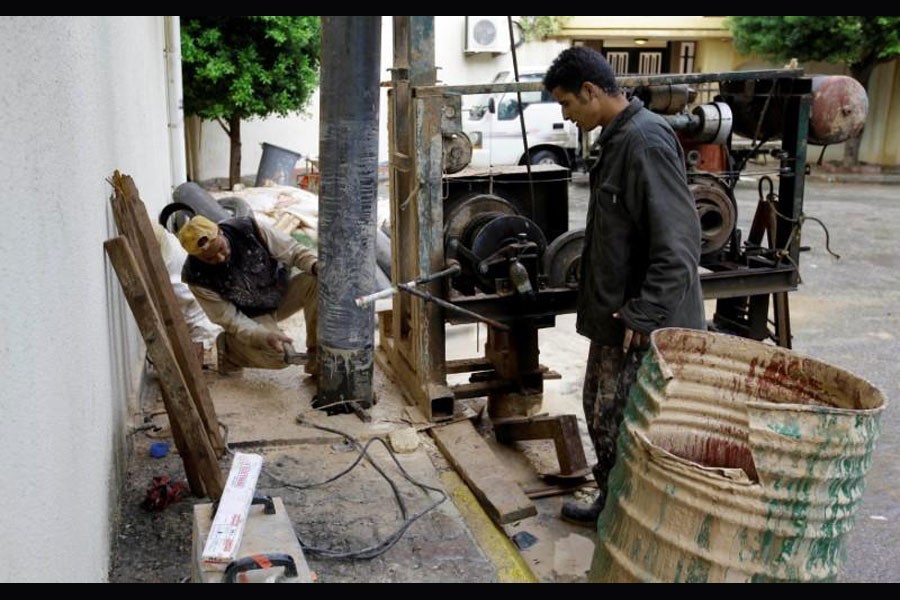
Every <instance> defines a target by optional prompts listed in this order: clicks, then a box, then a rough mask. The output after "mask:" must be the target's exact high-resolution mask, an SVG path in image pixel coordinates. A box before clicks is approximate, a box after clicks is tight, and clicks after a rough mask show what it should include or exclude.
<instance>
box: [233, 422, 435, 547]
mask: <svg viewBox="0 0 900 600" xmlns="http://www.w3.org/2000/svg"><path fill="white" fill-rule="evenodd" d="M297 423H298V424H300V425H305V426H307V427H312V428H314V429H318V430H320V431H325V432H327V433H333V434H335V435H338V436H340V437H342V438H343V439H345V440H347V441H349V442H350V443H351V444H352V446H353V447H354V448H355V449H356V450H357V452H358V453H359V455H358V456H357V457H356V460H354V461H353V462H352V463H351V464H350V466H348V467H347V468H345V469H343V470H342V471H341V472H339V473H338V474H336V475H334V476H332V477H329V478H328V479H326V480H324V481H319V482H315V483H310V484H305V485H300V484H295V483H290V482H287V481H285V480H283V479H281V478H279V477H277V476H275V475H273V474H272V473H271V472H269V471H268V470H266V469H265V468H264V469H262V472H263V473H265V475H266V476H267V477H269V478H271V479H272V480H274V481H275V482H276V483H277V484H278V485H281V486H283V487H286V488H290V489H296V490H307V489H313V488H318V487H322V486H325V485H327V484H329V483H333V482H334V481H336V480H338V479H340V478H341V477H343V476H344V475H346V474H347V473H349V472H350V471H352V470H353V469H354V468H356V466H357V465H359V463H360V462H362V460H363V459H366V461H367V462H368V463H369V464H370V465H372V467H373V468H374V469H375V470H376V471H377V472H378V473H379V474H380V475H381V476H382V477H383V478H384V479H385V481H387V482H388V485H390V487H391V490H392V491H393V493H394V499H395V500H396V501H397V505H398V506H399V508H400V515H401V518H402V519H403V524H402V525H401V526H400V527H399V528H398V529H396V530H395V531H394V532H393V533H391V534H390V535H388V536H387V537H386V538H384V539H383V540H381V541H380V542H378V543H375V544H372V545H370V546H366V547H364V548H360V549H357V550H349V551H341V550H333V549H331V548H323V547H320V546H314V545H312V544H309V543H307V542H305V541H304V540H303V538H301V537H300V535H299V534H298V533H297V532H296V531H295V532H294V534H295V535H296V536H297V541H298V542H300V546H301V547H302V548H303V550H304V551H305V552H307V553H309V554H311V555H314V556H318V557H320V558H325V559H334V560H340V559H360V560H365V559H371V558H375V557H376V556H380V555H381V554H384V553H385V552H387V551H388V550H390V549H391V548H393V547H394V545H395V544H396V543H397V542H398V541H400V538H402V537H403V535H404V534H405V533H406V531H407V530H408V529H409V528H410V527H411V526H412V525H413V523H415V522H416V521H418V520H419V519H420V518H422V517H423V516H425V515H426V514H427V513H429V512H431V511H432V510H434V509H435V508H437V507H438V506H439V505H440V504H442V503H443V502H444V501H446V500H447V493H446V492H444V490H442V489H440V488H436V487H433V486H430V485H428V484H425V483H422V482H420V481H417V480H416V479H414V478H413V477H412V476H411V475H410V474H409V473H408V472H407V470H406V469H404V468H403V465H401V464H400V461H399V460H398V459H397V456H396V454H395V453H394V451H393V450H392V449H391V447H390V445H389V444H388V443H387V442H386V441H385V440H384V438H381V437H374V438H372V439H371V440H369V441H368V442H367V443H366V444H365V445H362V444H360V443H359V441H358V440H357V439H356V438H354V437H353V436H351V435H349V434H347V433H344V432H342V431H339V430H337V429H332V428H331V427H325V426H324V425H317V424H315V423H309V422H307V421H305V420H304V419H303V418H302V417H297ZM219 427H220V428H221V429H222V430H223V439H225V440H226V441H225V449H226V451H227V452H228V453H229V454H233V453H234V451H233V450H232V449H231V448H230V447H229V446H228V443H227V439H228V426H227V425H225V424H224V423H221V422H220V423H219ZM376 442H378V443H380V444H381V445H383V446H384V447H385V449H386V450H387V452H388V456H390V457H391V460H393V461H394V464H395V465H396V466H397V468H398V469H399V470H400V473H401V474H402V475H403V477H404V478H405V479H406V480H407V481H409V482H410V483H412V484H413V485H414V486H416V487H418V488H420V489H421V490H423V493H424V494H425V495H426V496H427V495H428V492H434V493H436V494H439V495H440V498H439V499H437V500H435V501H433V502H432V503H431V504H429V505H428V506H426V507H425V508H424V509H423V510H421V511H420V512H418V513H415V514H413V515H412V516H410V515H409V510H408V508H407V506H406V502H405V501H404V500H403V495H402V493H401V492H400V488H399V487H397V484H396V482H395V481H394V480H392V479H391V478H390V476H389V475H388V474H387V473H386V472H385V471H384V469H382V468H381V466H380V465H378V464H377V463H376V462H375V461H374V460H373V459H372V457H371V456H370V455H369V447H370V446H372V444H374V443H376Z"/></svg>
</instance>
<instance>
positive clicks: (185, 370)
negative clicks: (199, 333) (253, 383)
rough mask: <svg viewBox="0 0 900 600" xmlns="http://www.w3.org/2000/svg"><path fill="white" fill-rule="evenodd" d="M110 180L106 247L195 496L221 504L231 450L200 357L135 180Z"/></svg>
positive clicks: (119, 176)
mask: <svg viewBox="0 0 900 600" xmlns="http://www.w3.org/2000/svg"><path fill="white" fill-rule="evenodd" d="M109 183H110V184H111V185H112V187H113V196H112V199H111V202H112V208H113V215H114V217H115V221H116V227H117V228H118V230H119V237H116V238H113V239H111V240H107V241H106V242H105V243H104V244H103V246H104V248H105V249H106V253H107V255H109V259H110V261H111V262H112V265H113V268H114V269H115V271H116V274H117V275H118V277H119V282H120V283H121V285H122V290H123V292H124V294H125V298H126V299H127V301H128V306H129V307H130V308H131V312H132V313H133V314H134V318H135V321H137V324H138V328H139V329H140V331H141V336H142V337H143V339H144V343H145V344H146V346H147V354H148V356H149V357H150V360H151V361H152V362H153V365H154V366H155V367H156V371H157V374H158V377H159V384H160V388H161V389H162V394H163V401H164V403H165V407H166V412H167V413H168V415H169V422H170V424H171V427H172V436H173V438H174V440H175V446H176V447H177V448H178V452H179V454H180V455H181V458H182V460H183V461H184V468H185V473H186V475H187V479H188V483H189V484H190V486H191V491H192V492H193V493H194V495H196V496H209V497H210V498H213V499H218V498H219V497H221V495H222V490H223V487H224V477H223V475H222V470H221V468H220V467H219V463H218V458H219V457H221V456H222V454H223V453H224V451H225V442H224V440H223V438H222V434H221V432H220V430H219V422H218V420H217V418H216V414H215V409H214V408H213V404H212V399H211V398H210V395H209V389H208V388H207V387H206V383H205V382H204V381H203V373H202V371H201V365H200V360H199V358H198V357H197V355H196V354H195V353H194V351H193V348H192V345H191V339H190V336H189V334H188V328H187V324H186V323H185V321H184V317H183V316H182V314H181V312H180V310H179V308H178V304H177V302H176V299H175V294H174V292H173V290H172V285H171V283H170V281H169V276H168V272H167V271H166V267H165V264H164V262H163V259H162V254H161V252H160V248H159V244H158V243H157V241H156V237H155V235H154V233H153V227H152V224H151V221H150V218H149V216H148V214H147V208H146V207H145V206H144V203H143V202H142V201H141V199H140V194H139V193H138V190H137V187H136V186H135V184H134V181H133V180H132V178H131V177H129V176H128V175H123V174H121V173H119V171H116V172H115V173H113V176H112V178H111V179H110V180H109Z"/></svg>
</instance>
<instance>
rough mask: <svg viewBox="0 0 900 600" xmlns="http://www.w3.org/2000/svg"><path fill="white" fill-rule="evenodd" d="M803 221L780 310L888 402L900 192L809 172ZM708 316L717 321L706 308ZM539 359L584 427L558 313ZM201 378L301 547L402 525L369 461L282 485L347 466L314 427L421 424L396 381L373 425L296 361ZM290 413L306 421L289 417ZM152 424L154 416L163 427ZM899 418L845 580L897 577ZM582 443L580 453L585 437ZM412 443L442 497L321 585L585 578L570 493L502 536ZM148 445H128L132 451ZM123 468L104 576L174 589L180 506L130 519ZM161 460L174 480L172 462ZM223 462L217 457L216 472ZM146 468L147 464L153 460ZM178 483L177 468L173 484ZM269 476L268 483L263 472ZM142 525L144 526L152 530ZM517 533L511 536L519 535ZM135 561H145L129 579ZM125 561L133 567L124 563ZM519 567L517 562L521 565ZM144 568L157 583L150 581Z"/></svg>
mask: <svg viewBox="0 0 900 600" xmlns="http://www.w3.org/2000/svg"><path fill="white" fill-rule="evenodd" d="M570 196H571V197H570V221H571V224H572V226H573V227H580V226H583V223H584V214H585V211H586V206H587V186H586V181H585V180H584V178H576V180H575V181H574V182H573V184H572V185H571V186H570ZM738 199H739V210H740V216H739V224H740V226H741V227H742V228H743V229H744V230H745V231H746V229H747V228H748V227H749V222H750V219H751V218H752V212H753V209H754V207H755V204H756V200H757V198H756V186H755V182H754V181H753V180H747V181H746V182H742V183H741V184H740V185H739V187H738ZM804 208H805V210H804V212H805V213H806V214H807V215H809V216H813V217H817V218H819V219H822V220H823V221H824V222H825V223H826V225H827V226H828V229H829V232H830V237H831V240H830V241H831V248H832V250H833V251H835V252H836V253H838V254H840V255H841V258H840V259H839V260H838V259H834V258H832V257H831V256H830V255H829V254H828V253H827V252H825V248H824V244H825V236H824V233H823V231H822V229H821V228H820V227H819V226H818V225H816V224H815V223H813V222H812V221H807V223H806V225H805V226H804V228H803V232H802V236H803V245H804V246H809V247H810V250H809V251H808V252H804V253H803V254H802V255H801V262H800V272H801V275H802V278H803V283H802V285H801V286H800V289H799V290H798V291H797V292H795V293H793V294H791V298H790V299H791V316H792V326H793V335H794V349H795V351H797V352H799V353H802V354H805V355H808V356H811V357H814V358H818V359H821V360H825V361H828V362H830V363H832V364H835V365H837V366H840V367H842V368H844V369H846V370H848V371H850V372H852V373H855V374H857V375H860V376H862V377H864V378H866V379H868V380H869V381H871V382H872V383H873V384H875V385H876V386H878V387H879V388H880V389H881V390H882V391H883V392H884V393H885V394H886V395H887V396H888V398H889V402H890V401H892V400H894V399H896V398H897V396H898V391H900V379H898V377H897V356H898V355H900V328H898V321H900V310H898V309H897V307H898V306H900V285H898V275H897V273H898V272H900V255H898V254H897V251H896V242H895V240H896V239H898V237H900V187H896V186H888V185H871V184H868V185H867V184H855V183H854V184H837V183H834V182H828V181H819V180H818V179H817V178H815V177H811V178H809V180H808V183H807V194H806V201H805V204H804ZM708 314H709V315H710V316H711V315H712V306H711V305H710V307H709V311H708ZM302 326H303V325H302V319H295V320H294V321H292V322H291V324H290V325H289V332H290V333H293V334H294V335H295V337H297V339H302V336H303V334H302ZM484 337H485V333H484V330H483V329H482V330H481V331H480V332H478V331H477V329H476V328H475V327H474V326H463V327H453V328H450V329H448V334H447V339H448V358H457V357H464V356H474V355H477V354H478V349H479V343H480V344H483V343H484ZM540 346H541V362H542V363H543V364H546V365H547V366H549V367H550V368H551V369H553V370H555V371H557V372H559V373H560V374H561V375H562V378H561V379H560V380H556V381H548V382H547V384H546V390H545V401H544V410H545V411H547V412H550V413H554V414H555V413H571V414H576V415H578V416H579V418H581V407H580V404H581V383H582V377H583V368H584V360H585V358H586V356H587V347H588V344H587V341H586V340H584V339H583V338H581V337H580V336H578V335H577V334H576V333H575V331H574V317H573V315H563V316H561V317H559V318H558V319H557V326H556V327H555V328H553V329H548V330H542V331H541V337H540ZM208 378H209V384H210V390H211V394H212V397H213V399H214V402H215V404H216V410H217V413H218V416H219V418H220V419H221V420H222V422H223V423H225V424H226V425H227V426H228V439H229V442H230V443H231V444H232V445H233V446H234V447H236V448H237V449H240V450H241V451H246V452H251V451H252V452H258V453H260V454H262V455H263V456H264V457H265V461H266V469H267V472H268V473H269V474H267V475H264V476H263V477H261V478H260V483H259V486H258V488H259V490H260V491H261V492H265V493H268V494H272V495H277V496H282V497H283V498H284V499H285V503H286V504H287V505H288V511H289V513H290V515H291V517H292V519H293V521H294V523H295V526H296V529H297V531H298V533H299V534H300V536H301V537H302V538H303V539H304V541H305V542H306V543H308V544H311V545H316V546H327V547H331V548H337V549H339V550H352V549H358V548H361V547H365V546H370V545H373V544H377V543H378V542H379V541H380V540H384V539H385V538H386V537H387V536H389V535H390V533H391V532H392V531H393V530H395V529H396V528H397V527H398V526H399V525H400V524H401V523H402V519H401V517H400V515H399V512H398V509H397V508H396V506H395V504H394V502H393V499H392V497H391V492H390V489H389V488H388V487H387V485H386V484H385V483H384V482H383V480H382V479H381V478H380V476H378V475H377V474H376V473H375V472H374V470H373V469H372V468H371V467H362V468H358V469H357V470H355V471H353V472H352V473H351V474H350V475H348V476H347V477H344V478H342V479H340V480H338V481H336V482H335V483H333V484H330V485H329V486H328V487H327V488H323V489H314V490H296V489H291V488H288V487H285V486H284V485H283V484H282V483H280V481H289V482H291V483H294V484H308V483H312V482H317V481H321V480H322V479H324V478H326V477H328V476H329V475H332V474H335V473H337V472H338V471H340V470H341V469H342V468H343V467H344V466H346V465H347V464H349V463H350V462H351V461H352V460H353V458H354V456H355V453H354V452H353V451H352V448H350V447H349V445H348V444H347V443H345V442H344V441H342V439H341V438H340V437H339V436H337V435H333V434H330V433H327V432H323V431H320V430H316V429H314V428H312V427H310V424H324V425H327V426H328V427H330V428H335V429H339V430H341V431H344V432H346V433H348V434H350V435H352V436H354V437H356V438H357V439H359V440H360V441H362V442H363V443H365V441H367V440H370V439H372V438H373V437H376V436H385V435H387V434H388V433H389V432H390V431H393V430H399V429H404V428H408V427H410V426H416V425H418V426H419V427H420V428H421V425H422V424H421V423H420V419H419V417H417V415H416V411H415V410H411V409H409V408H407V407H406V405H405V403H404V402H403V400H402V396H401V393H400V391H399V390H398V388H397V387H396V386H395V384H394V383H393V382H392V381H390V379H389V378H388V377H387V376H386V374H385V373H383V372H381V370H380V369H378V368H376V378H375V385H376V394H377V397H378V404H377V405H376V406H375V407H374V408H373V409H372V411H371V414H372V417H373V418H372V422H371V423H368V424H365V423H362V422H361V421H360V420H359V419H358V418H357V417H356V416H354V415H341V416H334V417H326V416H325V415H324V414H322V413H320V412H318V411H314V410H312V409H311V408H310V400H311V397H312V394H313V393H314V388H313V386H311V385H310V384H309V382H308V380H307V379H306V377H305V376H304V375H303V374H302V369H301V368H291V369H286V370H284V371H278V372H273V371H259V370H246V371H245V372H244V373H243V374H242V375H240V376H238V377H228V378H223V377H219V376H218V375H216V374H215V373H209V374H208ZM298 415H299V416H301V417H302V418H303V420H304V423H302V424H301V423H298V422H297V421H296V417H297V416H298ZM159 418H160V417H157V419H159ZM898 421H900V417H898V409H897V408H896V406H894V405H893V404H890V405H889V407H888V408H887V410H886V411H885V412H884V413H883V416H882V433H881V437H880V441H879V446H878V448H877V450H876V451H875V453H874V457H873V458H874V461H873V465H872V467H871V470H870V471H869V474H868V476H867V478H866V480H867V491H866V494H865V497H864V500H863V504H862V506H861V508H860V510H859V514H858V518H857V524H856V526H855V528H854V529H853V531H852V532H851V534H850V536H849V539H848V540H847V544H846V550H847V559H846V563H845V565H844V566H843V569H842V571H841V576H840V579H841V580H842V581H848V582H849V581H859V582H897V581H900V556H898V548H900V466H898V463H897V462H896V461H895V460H893V456H894V454H896V452H897V451H898V445H900V433H898V431H900V423H898ZM580 424H581V429H582V439H583V442H584V444H585V449H586V451H587V454H588V456H589V460H590V458H592V453H591V451H590V444H589V443H588V440H587V438H586V436H585V435H584V426H583V419H582V420H581V423H580ZM418 439H419V446H418V448H417V449H416V450H415V451H413V452H411V453H409V454H403V455H399V460H400V462H401V464H402V465H403V466H404V468H406V469H407V470H408V471H409V472H410V474H411V475H412V476H413V477H414V478H416V479H418V480H420V481H423V482H425V483H427V484H428V485H431V486H434V487H437V488H441V489H443V490H445V491H446V492H447V493H448V495H449V496H450V499H449V500H447V501H445V502H443V503H441V504H440V505H439V506H438V507H437V508H436V509H435V510H432V511H430V512H428V513H426V514H425V516H423V517H422V518H420V519H419V520H417V521H416V522H415V523H414V524H412V525H411V526H410V527H409V529H408V530H407V531H406V533H405V535H403V536H402V537H401V538H400V540H399V541H398V542H397V544H396V545H395V546H393V547H392V548H391V549H390V550H388V551H387V552H386V553H384V554H383V555H381V556H380V557H378V558H375V559H372V560H363V561H360V560H324V559H321V558H317V557H315V556H312V555H309V556H308V558H309V562H310V566H311V568H312V569H313V570H314V571H315V572H316V573H317V576H318V580H319V581H323V582H351V581H352V582H369V581H372V582H376V581H378V582H419V581H421V582H426V581H427V582H456V581H462V582H495V581H527V580H537V581H544V582H569V581H574V582H577V581H584V580H585V575H586V571H587V569H588V567H589V565H590V557H591V555H592V553H593V545H594V541H595V539H596V538H595V534H594V533H593V532H592V531H591V530H590V529H586V528H579V527H574V526H571V525H568V524H566V523H564V522H562V521H560V520H559V518H558V514H559V508H560V506H561V503H562V502H563V500H565V499H568V498H571V497H572V495H571V494H569V495H566V496H554V497H549V498H543V499H539V500H536V501H535V502H536V505H537V506H538V511H539V514H538V516H536V517H532V518H529V519H525V520H523V521H520V522H518V523H514V524H511V525H508V526H506V527H505V528H504V530H503V531H499V530H497V529H496V528H494V527H493V526H492V525H490V523H489V521H487V520H486V517H485V516H484V514H483V512H481V511H480V509H479V508H478V506H477V503H476V502H475V501H474V499H473V498H472V496H471V495H470V494H469V493H468V491H467V488H465V486H464V485H462V484H461V483H460V481H459V479H458V478H457V477H456V476H455V475H454V473H453V471H452V469H451V468H450V467H449V466H448V465H447V464H446V462H445V461H444V459H443V458H442V457H441V455H440V453H439V452H437V451H436V450H435V448H434V446H433V444H432V442H431V441H430V438H429V436H428V435H427V433H426V432H421V433H419V434H418ZM491 443H492V448H493V449H494V451H495V454H497V456H499V457H500V459H501V460H502V461H503V462H504V464H505V465H506V466H507V467H508V469H509V471H510V473H512V474H513V477H514V479H516V481H518V482H519V483H520V485H522V486H523V487H525V488H528V487H530V486H534V485H536V484H538V483H539V482H540V478H539V473H540V472H543V471H552V461H553V451H552V447H548V446H547V445H542V444H543V443H542V442H529V443H524V444H522V443H520V444H517V447H516V448H514V449H510V448H505V447H501V446H498V445H496V444H494V443H493V442H491ZM147 444H148V442H147V441H146V440H145V439H138V440H137V443H136V447H137V448H138V450H139V451H140V450H141V449H142V447H146V445H147ZM373 455H374V456H375V457H376V459H377V460H378V461H379V464H383V465H385V469H386V470H387V471H388V472H389V473H390V474H391V476H392V478H393V479H395V480H400V479H402V477H401V476H400V475H399V473H398V471H397V469H396V468H395V467H393V466H392V465H391V463H390V460H389V459H388V457H387V455H386V453H385V452H384V450H383V448H380V447H378V448H375V449H373ZM150 460H151V459H148V458H144V457H143V456H140V455H139V454H138V455H136V461H137V462H138V463H143V466H133V467H132V473H133V474H134V477H137V478H141V477H143V478H144V479H134V480H133V481H132V482H131V483H130V484H129V492H128V494H127V496H126V503H128V502H130V503H132V504H131V505H130V506H129V507H126V509H124V510H123V526H122V528H120V534H119V538H120V544H119V548H118V549H117V553H116V561H115V563H116V564H115V566H114V568H113V571H112V573H111V579H112V580H114V581H137V580H149V581H156V580H162V581H174V580H179V579H180V578H181V575H182V574H183V575H187V574H188V573H189V572H190V564H189V561H190V557H189V555H188V554H189V553H188V552H186V550H185V547H184V544H185V543H186V544H187V546H188V547H189V545H190V544H189V540H190V536H191V531H190V521H189V519H188V520H186V519H185V518H184V514H185V508H184V507H183V506H182V507H179V505H173V506H172V507H169V509H167V510H168V511H170V515H172V516H173V517H174V519H173V518H170V517H169V516H166V515H164V514H159V513H155V514H148V513H143V512H141V511H135V510H133V503H135V502H136V500H138V499H139V498H140V496H141V493H142V490H143V486H144V485H145V484H146V478H147V475H148V473H150V472H151V471H150V470H148V467H147V466H146V463H147V462H148V461H150ZM166 460H167V461H168V462H165V463H157V464H159V465H160V466H163V468H165V469H168V470H169V471H170V472H171V473H172V474H173V476H177V475H178V469H179V468H180V463H179V461H178V460H177V457H174V459H173V457H171V456H170V457H169V458H168V459H166ZM227 465H228V461H227V460H223V468H227ZM151 466H152V465H151ZM182 477H183V475H182ZM274 477H277V478H278V480H276V479H274ZM401 485H402V487H401V489H402V493H403V496H404V497H405V498H407V499H408V502H409V504H410V506H409V509H410V512H413V513H414V512H416V511H419V510H422V509H424V508H425V507H427V506H428V505H429V504H430V503H431V502H432V500H435V499H439V496H438V495H437V494H434V493H429V494H425V493H423V492H422V491H421V490H420V489H419V488H416V487H413V486H411V485H409V484H407V483H403V484H401ZM147 523H150V524H152V525H153V527H148V526H147ZM521 532H527V533H529V534H531V535H532V536H534V538H535V539H536V543H534V545H532V546H531V547H529V548H526V549H523V550H521V551H516V549H515V547H514V546H513V545H512V544H511V543H510V542H509V539H511V538H512V536H513V535H515V534H517V533H521ZM519 537H521V536H519ZM154 545H156V546H158V547H159V548H160V551H159V552H158V553H157V554H156V555H154V558H152V559H147V558H146V556H147V553H146V552H145V553H144V554H142V555H141V556H143V557H144V562H140V561H138V560H137V559H134V560H131V561H130V559H129V557H130V556H132V557H133V555H129V552H132V553H133V552H136V550H135V549H136V548H142V549H144V550H146V549H147V548H148V547H150V549H152V547H153V546H154ZM135 562H138V563H140V564H141V565H144V566H143V567H141V568H140V569H139V570H140V571H141V573H142V574H141V575H140V576H139V577H138V576H135V574H134V568H133V567H134V565H135ZM129 567H132V568H131V569H129ZM526 567H527V568H526ZM152 573H160V574H163V577H162V578H161V579H156V578H154V575H153V574H152Z"/></svg>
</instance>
